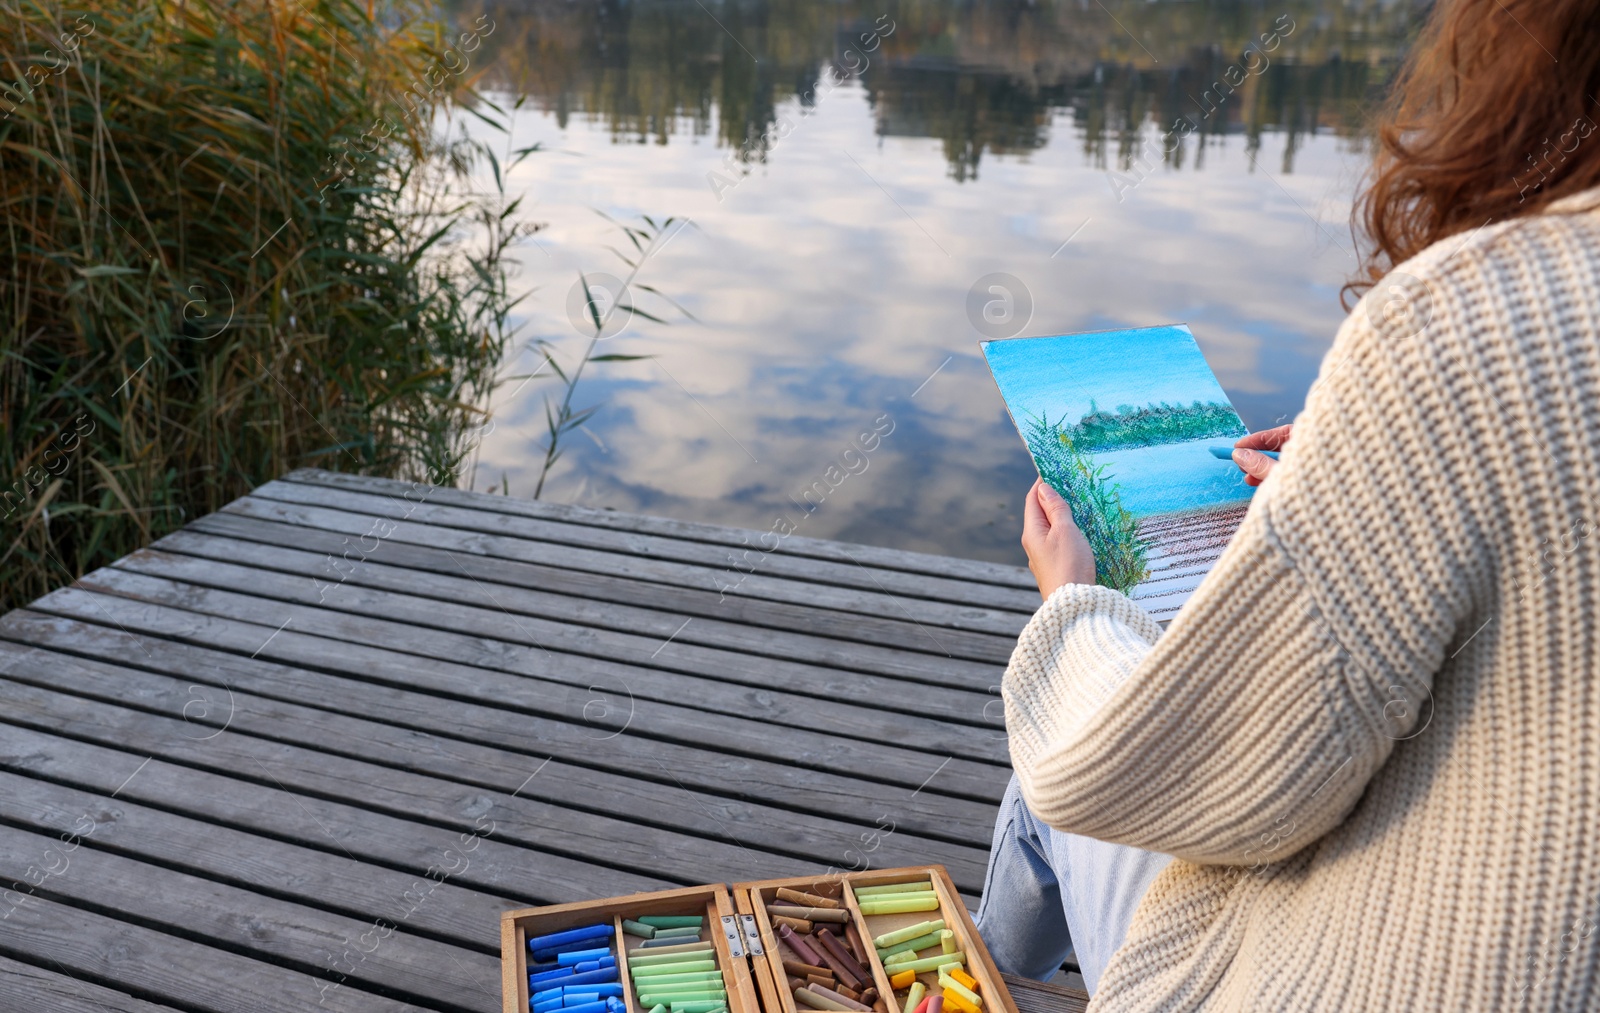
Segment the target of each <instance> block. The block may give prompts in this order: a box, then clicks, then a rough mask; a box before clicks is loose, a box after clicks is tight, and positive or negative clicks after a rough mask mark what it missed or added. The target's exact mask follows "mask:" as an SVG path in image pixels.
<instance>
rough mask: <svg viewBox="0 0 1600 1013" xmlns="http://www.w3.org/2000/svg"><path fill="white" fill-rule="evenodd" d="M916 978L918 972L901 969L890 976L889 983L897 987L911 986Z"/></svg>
mask: <svg viewBox="0 0 1600 1013" xmlns="http://www.w3.org/2000/svg"><path fill="white" fill-rule="evenodd" d="M916 980H917V972H915V971H901V972H900V973H899V974H894V975H890V976H889V984H891V985H893V986H894V987H895V988H910V987H911V983H912V982H913V981H916ZM913 1008H915V1007H913Z"/></svg>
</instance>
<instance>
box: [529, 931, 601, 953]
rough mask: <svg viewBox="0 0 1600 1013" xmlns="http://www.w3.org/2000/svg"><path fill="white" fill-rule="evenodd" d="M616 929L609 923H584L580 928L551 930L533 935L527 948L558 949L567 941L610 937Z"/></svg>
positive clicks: (574, 941) (577, 941)
mask: <svg viewBox="0 0 1600 1013" xmlns="http://www.w3.org/2000/svg"><path fill="white" fill-rule="evenodd" d="M616 931H617V930H616V928H615V927H613V926H610V925H585V926H584V927H583V928H581V929H567V930H566V931H565V932H552V933H550V934H549V935H547V936H534V937H533V938H531V939H529V940H528V949H530V950H550V949H560V948H562V947H564V946H566V944H568V943H581V942H584V941H585V940H589V939H610V938H611V937H612V936H614V935H616Z"/></svg>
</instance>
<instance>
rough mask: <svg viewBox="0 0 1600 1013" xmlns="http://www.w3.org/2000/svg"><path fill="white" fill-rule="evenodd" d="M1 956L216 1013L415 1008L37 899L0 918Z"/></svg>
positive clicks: (383, 1012) (391, 1012)
mask: <svg viewBox="0 0 1600 1013" xmlns="http://www.w3.org/2000/svg"><path fill="white" fill-rule="evenodd" d="M0 952H4V953H6V954H7V955H9V956H11V957H13V958H15V959H18V960H25V961H27V962H28V963H31V964H37V965H42V966H45V967H54V968H57V969H59V970H60V971H62V972H63V973H65V974H69V975H72V976H73V977H76V978H81V979H84V980H87V981H89V982H92V983H94V984H98V985H102V986H106V987H114V988H117V989H126V990H128V991H131V992H136V993H139V994H141V995H144V996H147V997H150V998H152V999H154V1000H156V1001H158V1002H163V1003H171V1004H172V1005H174V1006H179V1007H182V1008H184V1009H195V1008H200V1009H204V1010H209V1011H215V1013H260V1011H261V1009H262V1008H263V1003H268V1004H270V1007H271V1008H274V1009H321V1010H328V1011H330V1013H404V1011H407V1010H415V1009H416V1008H417V1007H416V1005H415V1004H413V1003H408V1002H405V1001H404V1000H402V999H394V998H386V997H383V996H379V995H373V994H372V993H370V992H363V991H360V990H359V989H357V988H355V987H354V986H353V985H340V986H339V987H331V986H333V985H335V984H337V983H336V982H332V981H330V980H329V979H324V978H318V977H314V976H312V975H309V974H303V973H301V972H299V971H295V970H291V969H289V968H286V967H279V966H277V965H276V964H268V963H263V962H261V961H259V960H253V959H251V958H250V957H247V956H243V955H241V954H237V953H230V952H229V951H228V950H225V949H222V948H220V947H215V946H206V945H204V944H202V943H199V942H196V941H194V940H190V939H183V938H179V937H177V936H171V935H167V934H166V933H163V932H157V931H156V930H154V929H149V928H145V927H144V926H142V925H136V924H133V923H132V922H124V921H118V920H116V919H114V918H108V917H106V916H105V915H102V914H97V913H95V912H93V911H86V910H84V909H82V908H77V907H70V906H68V905H65V904H61V903H58V902H56V901H54V900H50V899H48V898H46V897H43V896H39V895H35V896H33V897H29V898H28V899H27V900H26V901H25V902H24V903H22V904H20V905H18V906H17V907H16V909H15V910H14V911H12V913H11V915H10V916H9V917H7V918H0Z"/></svg>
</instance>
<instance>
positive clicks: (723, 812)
mask: <svg viewBox="0 0 1600 1013" xmlns="http://www.w3.org/2000/svg"><path fill="white" fill-rule="evenodd" d="M60 595H61V596H60V597H58V598H56V599H55V600H56V602H58V603H66V604H67V605H70V606H71V607H72V608H73V609H74V610H75V612H74V614H75V615H77V616H80V617H81V618H82V619H83V620H87V621H83V622H80V621H79V619H76V618H64V617H62V616H55V615H45V614H43V613H36V612H33V611H18V612H13V613H12V614H11V615H9V616H6V617H5V618H4V619H0V636H5V637H8V638H10V639H13V640H16V641H18V642H20V643H29V644H39V645H41V646H45V647H51V648H54V649H57V650H62V651H68V650H70V651H73V652H77V653H80V654H84V655H88V656H92V657H97V658H100V659H103V660H107V661H112V662H115V663H119V664H122V663H129V662H131V661H132V660H135V659H138V660H139V661H140V663H141V664H143V665H145V666H148V667H151V668H155V669H157V670H159V671H162V672H166V673H170V674H172V675H173V676H175V677H180V678H186V679H191V680H194V681H196V682H205V683H211V684H213V685H215V684H216V683H217V682H221V683H222V684H224V685H229V686H233V687H234V688H235V689H243V690H246V691H252V692H257V693H260V694H262V695H267V696H275V697H277V698H280V699H289V700H307V701H312V702H319V703H322V704H324V705H326V706H328V707H333V708H344V709H348V710H350V711H351V712H352V713H362V714H366V715H367V716H371V717H376V718H378V719H380V720H385V721H391V722H393V723H396V724H400V725H404V726H409V727H421V728H432V727H435V726H436V724H437V722H439V720H440V719H441V718H442V717H443V716H445V715H449V716H451V717H452V719H454V720H459V721H460V722H462V723H463V724H465V725H467V726H469V727H472V728H474V729H475V730H476V734H479V735H480V736H482V737H483V739H484V740H485V741H490V742H496V743H498V744H500V745H503V746H506V747H508V748H511V749H532V748H535V745H534V744H536V748H537V749H538V750H539V751H542V752H544V753H545V754H546V755H547V756H550V757H554V758H556V760H558V761H561V762H571V763H572V764H574V765H581V766H590V767H596V768H599V769H603V770H607V771H611V772H613V773H616V774H621V775H625V776H643V775H646V774H648V775H650V777H649V778H647V779H659V778H660V777H661V774H660V773H659V772H660V771H662V770H666V771H670V772H671V774H670V776H671V777H672V778H675V779H677V781H679V782H681V783H682V784H683V785H684V786H686V787H688V788H694V789H697V790H700V791H703V792H706V793H715V794H722V795H732V796H734V797H735V798H739V799H750V800H756V801H770V802H773V803H776V804H781V805H782V806H784V807H787V808H793V809H794V810H796V811H798V812H799V813H801V814H802V815H801V817H800V818H801V819H804V818H806V816H805V814H808V813H809V814H821V815H835V814H836V815H838V816H841V817H849V816H851V815H854V814H855V813H856V812H857V810H858V809H859V807H860V805H861V800H862V799H863V798H873V799H874V800H875V803H876V804H875V805H874V806H873V807H872V808H871V811H870V812H867V813H863V814H862V815H861V818H862V819H864V820H868V821H875V820H877V819H878V818H879V817H880V816H885V817H887V818H888V819H889V820H891V821H893V822H894V823H895V825H896V826H897V827H898V828H899V832H901V833H907V834H911V835H914V836H921V837H923V838H935V839H941V840H948V841H955V842H973V843H976V844H979V845H980V846H981V845H982V843H983V842H985V841H987V840H988V834H989V828H990V827H991V826H992V825H993V822H994V813H995V804H994V803H993V802H989V803H982V802H970V801H966V800H963V799H957V798H952V797H949V796H947V795H945V794H943V792H942V786H943V783H944V782H943V781H942V780H941V778H940V777H937V776H936V777H933V778H931V779H929V784H928V785H927V786H926V790H923V791H921V792H920V793H919V794H916V795H913V792H912V791H911V790H910V789H906V788H900V789H893V788H889V787H885V786H883V785H881V784H876V783H872V782H866V781H863V780H860V779H857V778H853V777H850V776H847V775H842V774H837V773H833V772H829V771H820V770H812V769H809V768H804V767H795V766H792V765H790V764H787V763H784V762H781V761H773V760H768V759H763V758H759V757H751V756H744V755H736V754H730V753H716V752H711V751H710V750H709V749H708V748H707V747H706V746H702V745H696V744H692V743H690V744H685V743H680V742H675V741H667V740H665V739H651V738H645V737H644V736H643V734H640V733H641V732H645V733H648V732H652V731H660V730H662V729H661V727H660V726H661V724H662V715H661V714H660V713H659V710H660V708H656V707H648V708H645V709H644V710H643V711H642V712H639V713H638V714H637V715H634V717H636V718H637V720H632V721H631V722H630V723H629V724H628V725H627V730H628V734H625V735H617V734H615V730H616V729H617V728H620V727H623V725H622V723H621V722H613V723H610V724H609V725H608V726H607V725H601V724H598V723H591V722H589V721H585V720H584V718H585V717H586V716H587V715H585V714H584V705H583V704H579V705H577V706H574V707H571V708H565V707H560V706H557V702H556V701H553V700H551V699H549V696H550V694H548V693H546V694H545V699H544V700H543V707H544V709H543V712H528V711H525V710H520V709H518V708H519V707H520V706H521V705H522V703H523V701H524V699H525V698H526V699H531V700H532V701H534V702H536V703H537V702H539V698H538V697H529V695H528V694H526V692H525V691H526V689H527V686H526V682H525V680H521V679H520V678H519V677H517V676H506V675H498V674H496V673H481V672H477V671H475V670H471V669H465V668H459V669H458V668H456V667H454V666H449V665H442V664H429V665H423V666H412V667H411V669H410V670H409V671H407V670H406V669H404V668H402V667H401V661H400V660H398V659H399V658H400V656H395V655H390V654H388V653H387V652H383V651H378V650H365V651H363V655H362V657H360V658H357V659H353V660H354V661H355V667H353V668H352V669H350V672H351V677H346V676H345V675H344V674H343V673H342V672H324V671H314V670H311V667H310V666H311V665H314V664H315V665H321V664H323V663H325V662H326V661H327V658H326V656H325V652H322V651H320V649H319V641H318V640H317V638H310V637H307V638H299V637H298V636H297V635H296V634H294V632H293V629H292V627H291V628H289V629H285V630H283V631H281V632H280V633H279V634H278V635H276V636H274V637H273V639H272V645H271V646H272V647H274V648H277V647H279V646H280V642H282V644H283V645H284V646H285V648H286V649H287V652H288V654H289V656H290V657H291V658H295V659H301V660H302V661H303V662H304V664H305V666H306V667H297V666H295V665H287V664H279V663H278V662H276V661H274V660H271V659H269V658H266V657H256V658H250V657H245V656H244V655H245V654H246V653H250V652H253V651H255V650H256V649H257V648H259V647H260V646H261V643H262V641H264V640H266V639H267V637H268V636H270V635H271V634H272V631H270V630H262V629H260V628H259V627H254V626H246V625H244V624H236V623H230V622H228V621H227V620H220V619H210V618H206V617H198V620H197V618H196V617H194V616H193V615H192V614H190V613H181V612H178V611H177V610H174V609H166V608H164V607H151V608H150V609H149V610H147V611H145V612H143V613H141V614H140V616H138V617H137V619H138V621H139V622H140V623H141V625H139V626H138V627H136V628H135V632H137V633H139V634H144V633H147V632H148V633H153V634H156V635H157V636H148V637H144V638H143V639H142V640H141V641H139V642H137V643H136V642H135V641H134V640H133V639H132V638H131V637H130V635H129V634H128V633H127V632H124V631H123V630H122V629H118V628H115V627H108V626H102V625H97V624H96V623H104V622H105V621H106V616H105V615H104V614H103V613H102V612H101V611H100V609H99V608H98V607H96V605H94V604H93V603H92V602H91V599H92V598H93V596H91V595H89V594H87V593H86V592H82V591H73V590H70V589H69V590H67V591H64V592H61V593H60ZM110 604H111V605H112V607H116V606H117V602H115V601H113V602H111V603H110ZM127 618H129V619H130V620H131V619H134V618H135V617H132V616H128V617H127ZM197 625H198V626H200V627H201V628H196V627H197ZM172 636H181V637H183V638H185V639H186V640H195V639H203V640H204V641H205V642H207V643H217V644H218V645H219V646H222V647H225V648H228V647H231V648H233V649H234V650H235V651H239V653H227V652H224V651H217V650H211V649H209V648H207V647H203V646H196V645H195V644H194V643H188V642H186V643H177V642H174V641H173V640H168V639H164V638H165V637H172ZM141 644H142V646H141ZM263 653H266V652H263ZM347 660H351V659H347ZM435 694H439V695H435ZM519 694H522V695H519ZM352 697H353V698H354V699H352ZM588 702H593V700H592V699H591V700H590V701H588ZM195 713H198V712H197V711H195ZM670 716H671V715H668V717H669V718H670ZM695 720H696V721H697V722H698V724H697V725H695V726H694V727H698V729H699V739H700V740H701V741H705V740H707V739H710V740H718V739H720V738H722V736H723V735H724V734H725V732H726V729H725V727H724V726H723V725H722V724H721V723H720V722H719V723H718V725H717V727H716V728H714V729H713V730H712V731H713V734H711V735H707V726H706V723H705V719H704V716H703V715H696V716H695ZM676 729H677V726H671V727H669V728H667V729H666V730H667V731H676ZM763 730H764V729H761V728H758V732H760V731H763ZM768 744H769V745H770V740H768ZM929 773H933V771H931V770H930V771H929ZM925 776H926V775H925ZM996 783H997V784H998V788H997V792H998V791H1003V790H1004V787H1005V784H1004V773H1003V772H1000V774H999V775H997V777H996ZM999 797H1000V796H999V794H998V793H997V794H996V795H995V801H996V802H997V801H998V799H999ZM708 804H709V803H708ZM729 805H730V803H729V802H722V803H720V804H718V805H715V806H714V807H713V808H714V811H716V812H717V813H718V814H719V818H721V819H723V820H725V821H727V822H730V823H733V824H736V825H737V824H739V823H742V822H744V821H743V820H742V819H741V816H740V812H741V811H740V810H738V809H734V808H724V807H725V806H729ZM829 861H830V862H832V861H839V862H841V864H850V862H851V860H850V859H834V858H830V859H829Z"/></svg>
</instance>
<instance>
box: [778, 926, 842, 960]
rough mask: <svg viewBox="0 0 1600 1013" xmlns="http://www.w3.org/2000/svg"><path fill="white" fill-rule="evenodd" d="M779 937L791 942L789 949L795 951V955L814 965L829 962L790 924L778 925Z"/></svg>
mask: <svg viewBox="0 0 1600 1013" xmlns="http://www.w3.org/2000/svg"><path fill="white" fill-rule="evenodd" d="M778 938H779V939H782V940H783V941H784V942H785V943H788V944H789V949H791V950H793V951H794V955H795V956H797V957H799V958H800V959H801V960H803V961H805V962H806V963H808V964H810V965H812V966H813V967H820V966H822V965H823V964H826V963H827V961H825V960H823V959H822V954H820V953H818V952H817V951H816V949H815V948H814V947H813V946H812V945H811V944H810V943H808V942H806V940H805V939H804V938H802V937H801V935H800V934H799V933H798V932H796V931H795V930H794V929H791V928H790V927H789V926H787V925H779V926H778ZM829 966H832V965H829Z"/></svg>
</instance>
